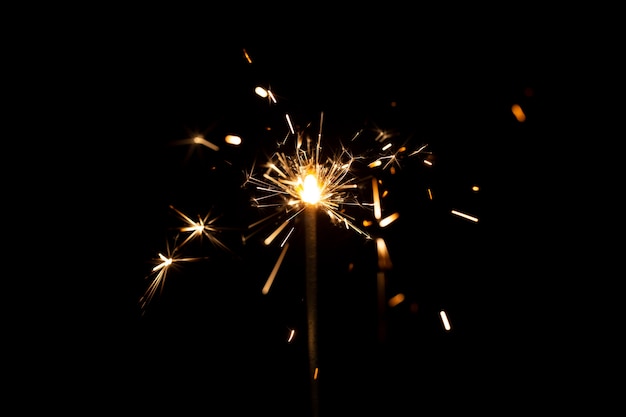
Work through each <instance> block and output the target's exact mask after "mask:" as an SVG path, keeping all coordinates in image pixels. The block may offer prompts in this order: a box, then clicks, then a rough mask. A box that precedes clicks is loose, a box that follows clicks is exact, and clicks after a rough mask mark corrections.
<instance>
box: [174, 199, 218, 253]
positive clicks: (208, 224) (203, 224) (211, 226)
mask: <svg viewBox="0 0 626 417" xmlns="http://www.w3.org/2000/svg"><path fill="white" fill-rule="evenodd" d="M170 209H172V210H174V211H175V212H176V214H178V216H179V218H180V219H182V220H183V221H184V222H185V224H186V225H185V226H181V227H179V228H178V231H179V232H181V233H188V235H187V237H186V238H185V240H183V241H182V242H181V243H180V244H179V245H178V247H177V248H176V249H179V248H181V247H183V246H185V245H186V244H187V243H189V242H190V241H191V240H194V239H200V240H202V239H203V238H207V239H208V240H209V241H210V242H211V243H212V244H213V245H214V246H215V247H217V248H219V249H222V250H224V251H227V252H228V251H230V248H228V246H226V245H225V244H224V243H223V242H222V241H221V240H220V239H219V238H218V236H217V235H218V234H219V233H221V232H222V231H223V230H225V228H223V227H219V226H217V225H216V224H215V223H216V222H217V220H218V219H219V216H213V217H211V214H212V213H211V211H209V212H208V213H207V214H206V216H204V217H200V216H198V221H194V220H193V219H192V218H190V217H189V216H187V215H186V214H185V213H183V212H182V211H180V210H178V209H177V208H176V207H174V206H173V205H170Z"/></svg>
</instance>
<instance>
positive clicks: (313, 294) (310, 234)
mask: <svg viewBox="0 0 626 417" xmlns="http://www.w3.org/2000/svg"><path fill="white" fill-rule="evenodd" d="M304 224H305V226H304V227H305V250H306V312H307V325H308V337H309V342H308V347H309V372H310V378H311V379H310V381H311V382H310V383H311V407H312V410H313V414H312V415H313V417H318V416H319V380H318V352H317V207H316V205H314V204H309V205H308V206H307V208H306V212H305V217H304Z"/></svg>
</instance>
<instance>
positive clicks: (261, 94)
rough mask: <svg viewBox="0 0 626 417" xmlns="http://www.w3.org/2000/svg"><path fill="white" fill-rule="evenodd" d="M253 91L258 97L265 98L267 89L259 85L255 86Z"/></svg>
mask: <svg viewBox="0 0 626 417" xmlns="http://www.w3.org/2000/svg"><path fill="white" fill-rule="evenodd" d="M254 92H255V93H256V95H257V96H259V97H263V98H267V95H268V93H267V90H266V89H265V88H263V87H260V86H259V87H256V88H255V89H254Z"/></svg>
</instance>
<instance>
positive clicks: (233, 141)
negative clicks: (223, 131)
mask: <svg viewBox="0 0 626 417" xmlns="http://www.w3.org/2000/svg"><path fill="white" fill-rule="evenodd" d="M224 141H225V142H226V143H228V144H230V145H241V138H240V137H239V136H236V135H226V138H225V139H224Z"/></svg>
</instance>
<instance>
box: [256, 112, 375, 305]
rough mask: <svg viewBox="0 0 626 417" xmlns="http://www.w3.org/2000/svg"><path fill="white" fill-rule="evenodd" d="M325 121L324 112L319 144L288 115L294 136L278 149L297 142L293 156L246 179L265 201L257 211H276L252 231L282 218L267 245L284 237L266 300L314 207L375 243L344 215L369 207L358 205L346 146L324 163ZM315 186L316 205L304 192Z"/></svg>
mask: <svg viewBox="0 0 626 417" xmlns="http://www.w3.org/2000/svg"><path fill="white" fill-rule="evenodd" d="M323 119H324V113H323V112H322V113H321V115H320V125H319V126H320V129H319V133H318V135H317V138H316V139H314V138H312V137H311V136H310V134H309V133H307V132H306V130H305V131H302V132H296V131H295V130H294V128H293V124H292V123H291V119H290V117H289V115H286V121H287V124H288V128H289V133H288V135H287V136H286V137H285V139H284V140H283V141H282V143H280V144H279V149H280V147H282V146H286V144H287V142H288V141H289V139H292V138H293V139H294V144H293V145H294V147H293V148H292V149H291V152H285V151H282V150H278V151H276V152H275V153H274V154H273V155H272V156H271V157H270V158H269V160H268V161H267V162H266V163H265V164H264V165H263V168H264V171H262V173H260V175H256V174H255V173H254V167H253V170H252V171H253V172H251V173H250V174H247V175H246V182H245V183H244V186H252V187H254V189H255V190H256V191H258V192H259V193H261V195H260V196H258V197H254V198H253V199H252V203H253V206H255V207H257V208H262V209H268V208H274V209H275V211H274V212H273V213H272V214H270V215H269V216H267V217H265V218H264V219H261V220H260V221H258V222H255V223H253V224H251V225H250V226H249V227H248V229H249V230H252V229H255V228H256V227H257V226H260V225H263V224H265V223H268V222H269V220H270V219H274V218H279V219H280V223H279V225H278V226H277V227H276V228H275V229H273V230H272V231H271V233H269V234H268V235H267V237H266V238H265V239H264V241H263V242H264V244H265V245H270V244H271V243H272V242H274V240H275V239H276V238H278V237H279V236H282V237H283V239H282V242H281V247H283V250H282V252H281V256H280V258H279V260H278V262H277V263H276V265H275V267H274V269H273V271H272V273H271V275H270V277H269V279H268V280H267V282H266V284H265V286H264V288H263V293H264V294H266V293H267V292H268V291H269V287H270V286H271V283H272V281H273V280H274V278H275V276H276V273H277V271H278V267H279V265H280V262H282V260H283V258H284V256H285V253H286V251H287V248H288V242H287V241H288V239H289V237H290V236H291V233H292V232H293V230H294V227H295V226H294V225H293V224H294V222H295V219H296V218H297V216H298V215H299V214H301V213H302V212H303V211H304V210H305V208H306V205H307V204H315V205H316V207H318V208H319V209H320V210H322V211H324V212H325V213H326V214H327V215H328V217H329V218H330V220H331V222H332V223H333V224H335V225H341V226H343V227H345V228H346V229H352V230H354V231H356V232H357V233H359V234H361V235H363V236H364V237H365V238H366V239H371V237H370V235H369V234H368V233H367V232H365V231H364V230H363V229H361V228H360V227H358V226H357V225H356V224H355V218H354V217H352V216H350V215H348V214H346V212H345V210H344V207H345V206H359V207H365V205H363V204H361V202H359V200H358V198H357V195H356V193H355V191H356V190H357V188H358V178H357V177H356V176H355V175H353V174H352V172H351V166H352V164H353V162H354V161H355V158H354V156H353V155H352V154H351V153H350V152H349V151H348V150H347V149H346V148H345V147H343V146H342V147H341V152H339V153H337V154H334V155H332V156H325V157H323V156H322V155H321V153H322V146H321V138H322V125H323ZM311 182H313V184H311ZM311 185H314V187H312V188H313V189H315V194H316V195H315V202H312V201H310V200H309V196H308V195H307V193H306V192H305V190H307V189H310V188H311V187H310V186H311ZM258 231H259V229H257V230H255V231H253V232H252V233H251V234H250V235H248V236H245V237H244V242H245V241H247V240H248V239H249V238H250V237H251V236H252V235H253V234H255V233H257V232H258Z"/></svg>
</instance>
